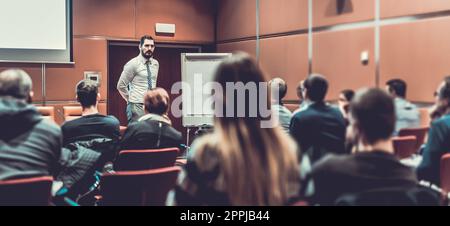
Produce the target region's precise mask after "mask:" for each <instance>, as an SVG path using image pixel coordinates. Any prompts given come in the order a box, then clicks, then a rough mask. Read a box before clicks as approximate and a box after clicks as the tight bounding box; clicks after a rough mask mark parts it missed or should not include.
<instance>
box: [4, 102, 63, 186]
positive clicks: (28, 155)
mask: <svg viewBox="0 0 450 226" xmlns="http://www.w3.org/2000/svg"><path fill="white" fill-rule="evenodd" d="M0 126H1V129H0V180H5V179H12V178H23V177H32V176H47V175H49V176H55V175H56V174H57V173H58V169H59V167H58V160H59V158H60V155H61V130H60V129H59V127H58V126H57V125H56V124H54V123H52V122H49V121H47V120H44V119H43V118H42V117H41V115H40V114H39V112H38V111H37V110H36V108H35V107H34V106H32V105H29V104H26V103H25V102H23V101H18V100H14V99H7V98H0Z"/></svg>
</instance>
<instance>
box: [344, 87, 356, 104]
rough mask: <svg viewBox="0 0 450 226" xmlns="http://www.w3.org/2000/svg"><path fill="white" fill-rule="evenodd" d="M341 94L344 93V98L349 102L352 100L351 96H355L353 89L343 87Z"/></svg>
mask: <svg viewBox="0 0 450 226" xmlns="http://www.w3.org/2000/svg"><path fill="white" fill-rule="evenodd" d="M341 93H342V95H344V97H345V100H346V101H348V102H350V101H352V99H353V97H354V96H355V91H353V90H351V89H344V90H342V91H341Z"/></svg>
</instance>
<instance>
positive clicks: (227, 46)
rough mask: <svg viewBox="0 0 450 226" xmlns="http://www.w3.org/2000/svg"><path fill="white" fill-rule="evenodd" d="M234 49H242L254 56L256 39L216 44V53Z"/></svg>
mask: <svg viewBox="0 0 450 226" xmlns="http://www.w3.org/2000/svg"><path fill="white" fill-rule="evenodd" d="M234 51H244V52H246V53H248V54H250V55H252V56H253V57H256V41H255V40H251V41H242V42H230V43H224V44H218V45H217V52H218V53H232V52H234Z"/></svg>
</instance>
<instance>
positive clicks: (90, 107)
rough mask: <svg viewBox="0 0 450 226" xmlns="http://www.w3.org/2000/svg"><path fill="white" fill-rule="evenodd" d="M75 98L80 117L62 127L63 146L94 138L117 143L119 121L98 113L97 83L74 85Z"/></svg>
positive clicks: (81, 82) (87, 82)
mask: <svg viewBox="0 0 450 226" xmlns="http://www.w3.org/2000/svg"><path fill="white" fill-rule="evenodd" d="M76 97H77V100H78V102H79V103H80V104H81V107H82V112H81V115H82V116H81V117H80V118H77V119H74V120H71V121H67V122H65V123H64V124H63V125H62V127H61V128H62V132H63V138H64V139H63V145H64V146H66V145H67V144H70V143H73V142H77V141H89V140H92V139H95V138H109V139H111V140H114V141H116V142H117V141H118V140H119V136H120V128H119V127H120V123H119V120H118V119H117V118H116V117H114V116H109V115H108V116H105V115H102V114H100V113H99V112H98V108H97V106H98V101H99V100H100V98H101V97H100V93H99V92H98V85H97V83H96V82H94V81H91V80H81V81H80V82H78V84H77V85H76Z"/></svg>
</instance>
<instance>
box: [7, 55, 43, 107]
mask: <svg viewBox="0 0 450 226" xmlns="http://www.w3.org/2000/svg"><path fill="white" fill-rule="evenodd" d="M12 68H19V69H22V70H24V71H26V72H27V73H28V75H30V77H31V80H32V81H33V88H32V89H33V92H34V97H33V101H34V102H38V101H42V66H41V64H19V63H13V64H11V63H0V72H2V71H4V70H7V69H12Z"/></svg>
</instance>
